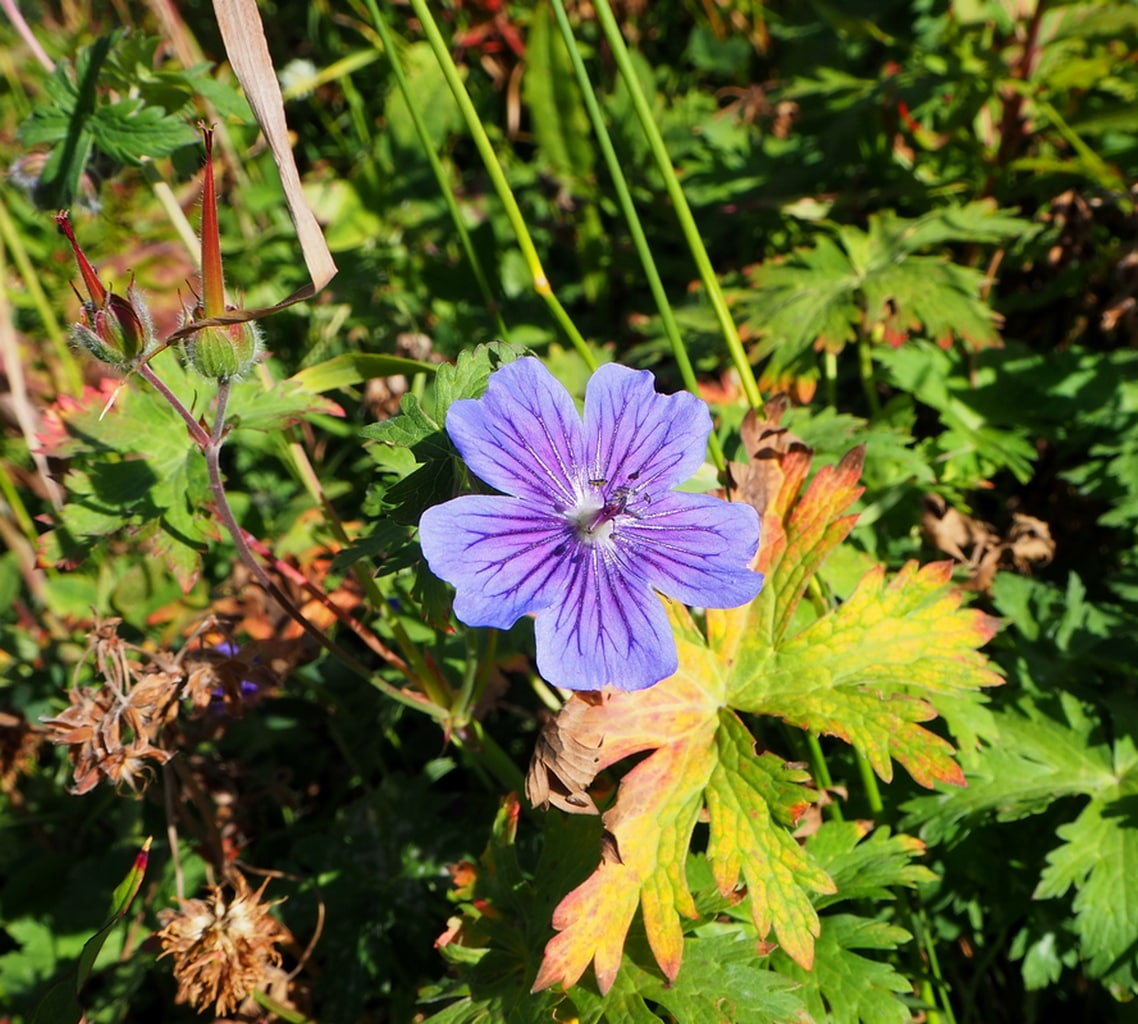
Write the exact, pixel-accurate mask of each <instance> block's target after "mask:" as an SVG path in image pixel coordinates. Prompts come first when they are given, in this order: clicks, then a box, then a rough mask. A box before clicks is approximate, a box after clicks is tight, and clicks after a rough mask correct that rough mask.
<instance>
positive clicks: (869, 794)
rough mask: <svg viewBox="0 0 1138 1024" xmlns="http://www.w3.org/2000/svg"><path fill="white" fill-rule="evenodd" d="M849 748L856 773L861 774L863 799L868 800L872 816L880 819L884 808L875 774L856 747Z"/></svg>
mask: <svg viewBox="0 0 1138 1024" xmlns="http://www.w3.org/2000/svg"><path fill="white" fill-rule="evenodd" d="M850 749H851V750H852V751H853V756H854V762H855V763H856V764H857V771H858V775H860V776H861V784H862V787H863V788H864V789H865V799H866V800H867V801H868V802H869V809H870V812H871V813H872V814H873V817H874V818H876V819H880V817H881V814H882V812H883V811H884V810H885V803H884V802H883V801H882V799H881V787H880V786H879V785H878V784H877V774H876V772H874V770H873V767H872V766H871V765H870V763H869V762H868V761H867V760H866V759H865V758H864V757H863V756H862V754H861V751H860V750H858V749H857V747H851V748H850Z"/></svg>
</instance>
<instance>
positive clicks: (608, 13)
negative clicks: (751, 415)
mask: <svg viewBox="0 0 1138 1024" xmlns="http://www.w3.org/2000/svg"><path fill="white" fill-rule="evenodd" d="M412 2H415V0H412ZM594 7H595V8H596V11H597V17H598V19H599V21H600V23H601V31H602V32H603V33H604V36H605V40H606V42H608V44H609V47H610V48H611V49H612V54H613V59H614V60H615V61H616V66H617V68H618V69H619V70H620V74H621V77H622V78H623V79H624V84H625V88H627V89H628V93H629V95H630V96H631V97H632V105H633V108H634V109H635V111H636V116H637V118H638V119H639V121H640V127H641V129H642V130H643V132H644V135H645V137H646V138H647V139H648V144H649V146H650V147H651V149H652V155H653V156H654V157H655V159H656V167H657V169H658V170H659V172H660V174H661V175H662V176H663V178H664V187H665V188H666V189H667V191H668V198H669V199H671V201H672V206H673V207H674V208H675V211H676V216H677V218H678V219H679V222H680V230H681V231H682V232H683V235H684V239H685V240H686V241H687V244H688V248H689V249H690V250H691V254H692V256H693V258H694V259H695V263H696V266H697V267H698V268H699V276H700V280H701V281H702V282H703V287H704V289H705V290H706V291H707V295H708V298H709V299H710V300H711V307H712V309H713V310H714V311H715V316H716V319H717V320H718V321H719V328H720V330H721V331H722V332H723V338H724V340H725V341H726V343H727V352H728V354H729V355H730V356H731V361H732V363H734V365H735V369H736V371H738V374H739V379H740V381H742V384H743V393H744V394H745V395H746V396H747V401H748V402H749V403H750V404H751V407H752V408H755V409H758V408H760V407H761V406H762V404H763V399H762V395H761V394H760V393H759V385H758V382H757V381H756V380H755V371H754V369H753V368H752V366H751V362H750V360H749V359H748V358H747V353H746V350H745V349H744V348H743V342H742V339H740V337H739V331H738V328H736V326H735V321H734V319H733V318H732V316H731V310H730V309H729V308H728V306H727V300H726V299H725V298H724V296H723V290H722V289H721V288H720V287H719V279H718V278H717V277H716V276H715V270H714V268H713V267H712V266H711V258H710V257H709V256H708V255H707V249H706V248H705V246H704V244H703V239H702V237H701V236H700V233H699V228H698V227H696V223H695V218H694V217H693V216H692V212H691V207H690V206H688V201H687V198H686V197H685V196H684V190H683V189H682V188H681V187H680V181H679V178H678V177H676V171H675V168H674V167H673V166H672V160H671V158H670V157H669V155H668V149H667V147H666V146H665V145H664V137H663V136H662V135H661V134H660V127H659V125H658V124H657V123H656V119H655V117H654V115H653V113H652V108H651V107H650V106H649V104H648V99H647V97H646V96H645V95H644V90H643V89H642V88H641V87H640V79H639V77H638V76H637V74H636V69H635V68H634V67H633V65H632V58H631V57H630V56H629V53H628V48H627V47H626V46H625V44H624V37H623V36H622V35H621V34H620V27H619V25H617V22H616V18H615V17H613V13H612V8H611V7H610V6H609V3H608V0H595V3H594Z"/></svg>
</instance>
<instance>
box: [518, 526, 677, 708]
mask: <svg viewBox="0 0 1138 1024" xmlns="http://www.w3.org/2000/svg"><path fill="white" fill-rule="evenodd" d="M577 553H578V556H579V557H578V558H577V559H576V560H575V562H574V565H573V572H572V573H571V575H570V577H569V580H568V587H567V589H566V591H565V593H564V594H563V595H562V597H561V601H560V603H559V604H557V605H556V606H554V607H551V608H549V609H548V610H547V611H544V612H540V613H538V616H537V622H536V624H535V637H536V640H537V667H538V671H540V672H541V674H542V676H543V677H544V678H546V679H548V680H549V681H550V682H551V683H553V684H554V685H555V686H561V687H565V688H566V689H570V690H599V689H600V688H601V687H603V686H611V687H613V688H614V689H617V690H642V689H644V688H645V687H647V686H651V685H652V684H653V683H658V682H659V681H660V680H661V679H665V678H666V677H668V676H670V675H671V674H672V673H673V672H675V671H676V667H677V664H678V662H677V657H676V641H675V638H674V636H673V635H672V629H671V626H670V625H669V623H668V617H667V615H666V613H665V611H664V607H663V605H662V604H661V602H660V598H659V597H657V596H656V594H654V593H653V592H652V590H651V589H650V588H649V586H648V584H647V583H646V582H645V581H644V580H643V579H640V578H638V576H637V574H636V573H635V572H630V571H629V567H628V566H626V565H621V564H618V559H617V557H616V556H615V553H614V552H612V551H611V550H606V549H605V548H603V547H602V546H594V547H581V548H578V549H577Z"/></svg>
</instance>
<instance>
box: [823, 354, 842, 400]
mask: <svg viewBox="0 0 1138 1024" xmlns="http://www.w3.org/2000/svg"><path fill="white" fill-rule="evenodd" d="M822 377H823V379H824V380H825V382H826V404H827V405H828V406H829V407H830V408H831V409H836V408H837V407H838V357H837V355H836V354H835V353H833V352H831V351H830V350H829V349H826V352H825V354H824V355H823V356H822Z"/></svg>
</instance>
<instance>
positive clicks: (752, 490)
mask: <svg viewBox="0 0 1138 1024" xmlns="http://www.w3.org/2000/svg"><path fill="white" fill-rule="evenodd" d="M789 407H790V399H789V398H788V397H787V396H786V395H785V394H780V395H775V396H774V397H773V398H772V399H771V400H770V401H769V402H767V403H766V405H764V406H763V413H764V418H763V419H760V418H759V416H758V414H757V413H756V412H755V410H754V409H750V410H748V412H747V415H746V416H745V417H744V418H743V425H742V426H741V427H740V428H739V436H740V438H741V439H742V441H743V447H744V448H745V449H746V451H747V454H748V455H749V456H750V459H749V461H748V462H746V463H742V462H732V463H731V464H730V466H729V467H728V470H729V472H730V475H731V481H732V484H733V487H732V489H733V491H734V497H735V500H736V501H745V502H747V504H748V505H753V506H754V507H755V509H756V510H757V511H758V513H759V515H760V516H761V515H763V514H764V513H765V512H766V510H767V507H768V506H769V505H770V503H771V499H772V498H773V497H774V496H775V495H776V494H778V493H779V491H780V490H781V489H782V485H783V481H784V478H785V473H784V471H783V465H782V460H783V456H785V455H786V454H787V453H788V452H792V451H797V452H805V453H808V454H809V453H810V452H811V449H810V448H809V447H808V446H807V445H806V444H805V443H804V442H803V441H802V440H801V439H800V438H798V437H796V436H795V435H794V434H792V433H791V432H790V431H789V430H787V429H786V428H785V427H782V426H780V425H779V424H780V423H781V422H782V417H783V415H784V414H785V412H786V410H787V409H788V408H789Z"/></svg>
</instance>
